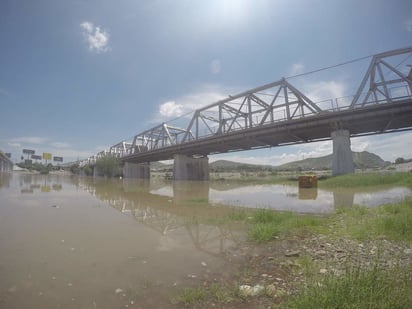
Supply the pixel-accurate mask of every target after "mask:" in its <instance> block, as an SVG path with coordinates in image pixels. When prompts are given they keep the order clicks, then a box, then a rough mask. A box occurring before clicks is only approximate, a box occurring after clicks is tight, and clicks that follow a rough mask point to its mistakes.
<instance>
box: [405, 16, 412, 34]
mask: <svg viewBox="0 0 412 309" xmlns="http://www.w3.org/2000/svg"><path fill="white" fill-rule="evenodd" d="M404 24H405V28H406V31H408V32H412V18H410V19H408V20H406V21H405V22H404Z"/></svg>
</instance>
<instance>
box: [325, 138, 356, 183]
mask: <svg viewBox="0 0 412 309" xmlns="http://www.w3.org/2000/svg"><path fill="white" fill-rule="evenodd" d="M331 137H332V141H333V158H332V175H333V176H336V175H343V174H348V173H353V172H355V168H354V164H353V157H352V151H351V149H350V134H349V131H348V130H337V131H334V132H332V134H331Z"/></svg>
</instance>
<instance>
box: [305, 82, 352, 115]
mask: <svg viewBox="0 0 412 309" xmlns="http://www.w3.org/2000/svg"><path fill="white" fill-rule="evenodd" d="M304 88H305V89H308V91H305V92H304V93H306V95H307V97H308V98H310V99H311V100H312V102H314V103H316V104H317V105H318V106H319V107H320V108H322V109H331V108H334V107H336V100H335V99H338V100H337V101H338V104H339V106H340V107H343V106H344V105H347V104H348V102H346V101H345V100H343V98H344V97H345V96H346V89H347V86H346V85H345V84H344V83H343V82H337V81H334V80H331V81H318V82H316V83H308V84H307V85H305V87H304ZM341 105H342V106H341Z"/></svg>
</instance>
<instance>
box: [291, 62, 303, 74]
mask: <svg viewBox="0 0 412 309" xmlns="http://www.w3.org/2000/svg"><path fill="white" fill-rule="evenodd" d="M304 69H305V65H304V64H303V63H301V62H298V63H294V64H293V65H292V69H291V70H290V75H291V76H293V75H298V74H302V73H303V70H304Z"/></svg>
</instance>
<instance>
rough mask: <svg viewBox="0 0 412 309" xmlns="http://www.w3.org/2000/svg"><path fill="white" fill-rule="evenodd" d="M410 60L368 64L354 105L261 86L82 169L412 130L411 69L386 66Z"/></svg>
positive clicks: (283, 83)
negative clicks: (342, 134)
mask: <svg viewBox="0 0 412 309" xmlns="http://www.w3.org/2000/svg"><path fill="white" fill-rule="evenodd" d="M402 55H404V56H406V57H410V56H411V55H412V47H407V48H402V49H397V50H392V51H388V52H384V53H380V54H376V55H374V56H373V57H372V60H371V62H370V65H369V67H368V69H367V71H366V74H365V76H364V78H363V80H362V82H361V84H360V86H359V88H358V90H357V92H356V94H355V95H354V96H353V97H350V98H349V97H346V98H341V99H331V100H329V101H328V102H327V103H328V105H329V107H328V108H321V107H320V106H324V105H325V104H324V103H325V102H322V103H319V102H318V103H314V102H313V101H312V100H311V99H310V98H309V97H307V96H306V95H305V94H304V93H302V92H301V91H300V90H299V89H297V88H296V87H294V86H293V85H292V84H291V83H290V82H289V81H288V80H287V79H285V78H282V79H281V80H279V81H276V82H273V83H270V84H266V85H263V86H260V87H257V88H254V89H251V90H248V91H245V92H242V93H240V94H237V95H234V96H229V97H228V98H226V99H223V100H221V101H218V102H216V103H213V104H210V105H208V106H205V107H203V108H200V109H198V110H196V111H194V112H193V115H192V118H191V119H190V122H189V123H188V125H187V127H185V128H181V127H176V126H172V125H169V124H167V123H162V124H160V125H158V126H155V127H153V128H150V129H148V130H146V131H144V132H141V133H139V134H136V135H135V136H134V137H133V139H132V140H129V141H121V142H119V143H117V144H115V145H113V146H111V147H110V149H108V150H104V151H102V152H100V153H98V154H97V155H95V156H92V157H90V158H88V159H87V160H86V161H84V162H83V164H94V162H95V161H96V160H97V159H98V158H100V157H104V156H116V157H118V158H120V159H121V160H122V161H123V162H131V163H144V162H152V161H160V160H167V159H172V158H173V156H174V155H175V154H182V155H187V156H192V157H204V156H208V155H210V154H218V153H225V152H235V151H241V150H249V149H259V148H268V147H275V146H282V145H292V144H298V143H307V142H314V141H321V140H327V139H330V138H331V132H333V131H336V130H340V129H345V130H348V131H349V132H350V136H362V135H370V134H380V133H386V132H397V131H404V130H410V129H412V69H409V72H407V73H406V72H405V67H407V66H404V67H403V70H402V69H399V68H398V66H397V65H393V64H391V62H390V61H389V60H390V59H391V57H396V56H402Z"/></svg>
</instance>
